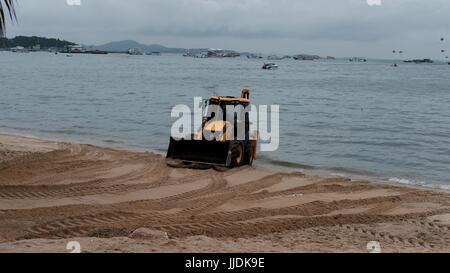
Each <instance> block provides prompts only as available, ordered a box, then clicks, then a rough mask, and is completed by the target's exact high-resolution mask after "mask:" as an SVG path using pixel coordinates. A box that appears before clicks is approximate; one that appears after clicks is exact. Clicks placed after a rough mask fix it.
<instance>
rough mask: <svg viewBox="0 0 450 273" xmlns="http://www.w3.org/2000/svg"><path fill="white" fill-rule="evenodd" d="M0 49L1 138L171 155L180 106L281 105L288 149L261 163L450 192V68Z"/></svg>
mask: <svg viewBox="0 0 450 273" xmlns="http://www.w3.org/2000/svg"><path fill="white" fill-rule="evenodd" d="M263 62H264V60H260V59H247V58H224V59H216V58H208V59H199V58H197V59H196V58H190V57H182V56H181V55H176V54H166V55H164V54H163V55H162V56H145V55H144V56H128V55H125V54H109V55H77V54H75V55H74V56H73V57H72V58H68V57H66V55H65V54H58V55H55V54H50V53H42V52H40V53H28V54H18V53H11V52H0V131H3V132H14V133H23V134H32V135H35V136H41V137H50V138H54V139H64V140H73V141H79V142H85V143H93V144H105V145H108V146H115V147H128V148H143V149H148V150H157V151H161V152H164V151H165V150H166V149H167V145H168V141H169V137H170V128H171V125H172V122H173V121H174V120H173V119H171V117H170V113H171V109H172V107H173V106H175V105H177V104H186V105H189V106H192V107H193V102H194V101H193V98H194V96H202V97H204V98H206V97H208V96H210V95H227V96H228V95H230V96H239V95H240V90H241V89H242V88H243V87H248V88H250V89H251V90H252V93H251V98H252V101H253V103H255V104H257V105H260V104H266V105H272V104H278V105H280V146H279V149H278V150H277V151H275V152H267V153H262V154H260V158H259V160H258V161H256V164H273V165H280V166H285V167H290V168H294V169H300V170H305V169H306V170H321V171H326V172H329V173H330V174H342V175H359V176H367V177H373V178H379V179H383V180H390V181H392V182H400V183H412V184H421V185H428V186H434V187H439V188H443V189H449V188H450V66H449V65H447V64H445V63H437V64H432V65H431V64H423V65H416V64H403V63H399V67H393V66H392V64H393V62H392V61H383V60H369V61H368V62H366V63H351V62H349V61H348V60H347V59H342V60H319V61H295V60H292V59H286V60H282V61H277V64H278V65H279V69H278V70H270V71H266V70H262V69H261V66H262V65H263Z"/></svg>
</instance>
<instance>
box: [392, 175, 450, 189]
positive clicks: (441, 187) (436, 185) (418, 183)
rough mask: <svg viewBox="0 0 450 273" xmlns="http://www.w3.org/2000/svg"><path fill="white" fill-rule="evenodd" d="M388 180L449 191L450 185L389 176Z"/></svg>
mask: <svg viewBox="0 0 450 273" xmlns="http://www.w3.org/2000/svg"><path fill="white" fill-rule="evenodd" d="M388 181H389V182H393V183H399V184H405V185H413V186H421V187H427V188H433V189H440V190H446V191H450V185H440V184H429V183H426V182H421V181H414V180H408V179H405V178H397V177H393V178H389V180H388Z"/></svg>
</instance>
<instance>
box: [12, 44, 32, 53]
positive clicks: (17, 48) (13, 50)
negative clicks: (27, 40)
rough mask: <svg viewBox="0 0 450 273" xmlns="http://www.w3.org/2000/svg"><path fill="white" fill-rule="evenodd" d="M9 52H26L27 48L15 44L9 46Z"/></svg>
mask: <svg viewBox="0 0 450 273" xmlns="http://www.w3.org/2000/svg"><path fill="white" fill-rule="evenodd" d="M11 52H14V53H28V52H29V50H28V49H26V48H24V47H23V46H16V47H13V48H11Z"/></svg>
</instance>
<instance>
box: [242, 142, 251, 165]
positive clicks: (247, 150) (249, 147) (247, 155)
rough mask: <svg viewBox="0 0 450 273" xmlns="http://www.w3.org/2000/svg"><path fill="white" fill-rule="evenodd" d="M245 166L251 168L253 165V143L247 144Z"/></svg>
mask: <svg viewBox="0 0 450 273" xmlns="http://www.w3.org/2000/svg"><path fill="white" fill-rule="evenodd" d="M244 164H245V165H249V166H252V165H253V144H252V143H249V144H247V147H246V149H245V157H244Z"/></svg>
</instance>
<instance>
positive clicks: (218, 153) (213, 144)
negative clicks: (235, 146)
mask: <svg viewBox="0 0 450 273" xmlns="http://www.w3.org/2000/svg"><path fill="white" fill-rule="evenodd" d="M229 148H230V143H229V142H219V141H207V140H175V139H173V138H170V144H169V150H168V151H167V158H170V159H178V160H182V161H187V162H195V163H203V164H211V165H221V166H228V165H229V163H230V159H229V153H228V151H229Z"/></svg>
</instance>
